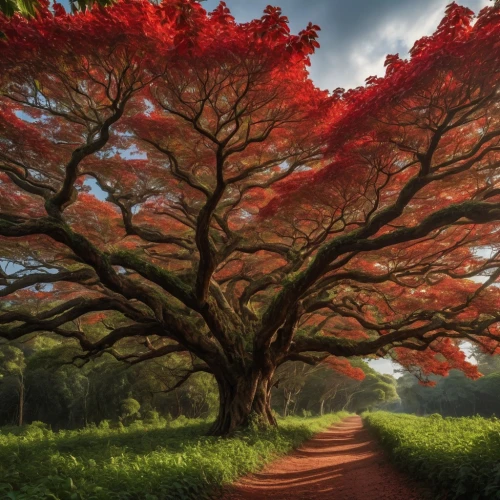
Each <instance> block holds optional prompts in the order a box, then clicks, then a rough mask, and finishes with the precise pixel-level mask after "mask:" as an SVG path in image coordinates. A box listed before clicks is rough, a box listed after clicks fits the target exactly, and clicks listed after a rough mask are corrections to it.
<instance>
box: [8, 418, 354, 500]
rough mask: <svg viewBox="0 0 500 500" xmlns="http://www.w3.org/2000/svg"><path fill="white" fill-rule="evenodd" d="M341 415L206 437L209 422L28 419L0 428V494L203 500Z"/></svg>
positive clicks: (39, 499)
mask: <svg viewBox="0 0 500 500" xmlns="http://www.w3.org/2000/svg"><path fill="white" fill-rule="evenodd" d="M346 415H347V414H345V413H344V414H342V413H338V414H332V415H325V416H323V417H317V418H298V417H289V418H287V419H284V420H280V422H279V428H278V429H273V430H269V431H266V432H247V433H242V434H240V435H238V436H237V437H234V438H231V439H223V438H216V437H206V436H205V434H206V432H207V430H208V428H209V425H210V424H209V422H206V421H194V420H187V419H178V420H177V421H176V420H174V421H173V422H171V423H170V424H168V425H167V426H165V424H163V425H158V424H157V425H144V424H135V425H132V426H130V427H127V428H121V429H109V428H107V426H106V425H104V426H102V427H91V428H86V429H83V430H79V431H61V432H58V433H54V432H52V431H50V430H47V429H46V428H44V426H43V425H37V424H32V425H30V426H27V427H26V428H24V429H23V430H22V431H21V432H20V433H18V435H15V434H12V433H11V431H12V430H14V431H15V429H2V430H0V498H10V499H15V500H21V499H22V500H24V499H33V500H34V499H36V500H43V499H51V500H56V499H60V500H80V499H82V500H83V499H84V500H92V499H107V500H108V499H109V500H112V499H120V500H129V499H138V500H139V499H147V500H154V499H174V498H175V499H177V500H183V499H204V498H212V497H215V498H217V491H220V490H219V488H220V486H223V485H225V484H228V483H231V482H233V481H234V480H235V479H236V478H237V477H239V476H241V475H242V474H245V473H248V472H251V471H255V470H257V469H259V468H260V467H261V466H262V465H263V464H264V463H266V462H268V461H270V460H272V459H273V458H275V457H276V456H279V455H282V454H285V453H287V452H288V451H290V450H291V449H292V448H294V447H297V446H298V445H299V444H300V443H301V442H302V441H304V440H306V439H308V438H310V437H311V436H312V435H313V434H315V433H316V432H319V431H321V430H323V429H324V428H326V427H328V426H330V425H331V424H333V423H335V422H338V421H339V420H341V419H342V418H343V417H345V416H346Z"/></svg>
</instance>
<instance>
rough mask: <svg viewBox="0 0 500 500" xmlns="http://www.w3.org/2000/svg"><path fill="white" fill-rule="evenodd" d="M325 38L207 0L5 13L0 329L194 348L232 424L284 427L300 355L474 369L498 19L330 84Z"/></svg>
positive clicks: (489, 272)
mask: <svg viewBox="0 0 500 500" xmlns="http://www.w3.org/2000/svg"><path fill="white" fill-rule="evenodd" d="M318 31H319V27H318V26H315V25H312V24H309V25H308V26H307V27H306V28H305V29H304V30H303V31H301V32H299V33H298V34H297V35H294V34H291V33H290V30H289V28H288V20H287V18H286V17H285V16H284V15H283V14H282V12H281V10H280V9H279V8H277V7H267V8H266V10H265V11H264V14H263V16H262V17H261V18H260V19H255V20H253V21H251V22H248V23H237V22H236V21H235V20H234V18H233V17H232V16H231V13H230V11H229V10H228V8H227V7H226V5H225V4H224V3H223V2H221V4H220V5H219V7H218V8H217V9H216V10H214V11H213V12H211V13H207V12H206V11H205V10H204V9H203V7H202V5H200V3H198V2H195V1H192V0H170V1H164V2H162V3H160V4H158V5H156V4H152V3H150V2H147V1H145V0H133V1H126V2H125V1H118V2H116V3H114V4H112V5H110V6H109V7H106V8H103V7H101V6H100V5H95V6H94V7H93V8H92V9H89V10H86V11H85V12H81V13H78V12H77V13H75V14H73V15H68V14H67V13H66V12H65V11H64V9H62V7H61V6H59V5H58V4H54V6H53V10H51V9H49V7H48V4H45V3H41V7H40V9H39V10H38V11H37V13H36V14H35V15H34V16H32V17H30V18H23V17H21V16H19V15H14V16H12V17H7V16H5V15H1V17H0V32H2V33H3V34H4V37H3V39H2V40H1V41H0V69H1V71H0V114H1V121H0V258H2V259H3V263H4V265H3V266H2V271H1V272H0V285H1V286H2V288H1V289H0V296H1V297H3V299H2V302H1V304H0V337H1V338H3V339H5V340H6V341H9V342H10V341H16V340H19V339H22V338H25V337H26V336H30V335H35V334H37V333H39V332H44V333H45V334H52V335H57V336H61V337H63V338H66V339H70V340H72V341H74V342H75V343H76V344H77V345H78V346H79V348H80V354H77V355H76V356H75V362H76V363H85V362H86V361H88V360H89V359H91V358H95V357H96V356H101V355H103V353H107V354H109V355H112V356H114V357H115V358H116V359H118V360H121V361H124V362H128V363H132V364H135V363H138V362H141V361H144V360H148V359H153V358H157V357H164V356H169V355H176V356H179V355H181V356H183V357H184V358H185V360H186V363H188V364H189V366H190V367H191V369H190V371H189V372H188V373H187V374H186V378H187V377H188V376H189V374H190V373H194V372H200V371H205V372H208V373H211V374H213V375H214V377H215V379H216V381H217V384H218V388H219V400H220V403H219V404H220V409H219V416H218V419H217V421H216V423H215V425H214V428H213V432H214V433H218V434H224V433H227V432H231V431H233V430H234V429H236V428H238V427H239V426H241V425H245V424H246V423H247V422H248V419H249V416H250V415H251V414H252V413H255V414H257V415H258V416H259V417H260V418H261V419H262V420H263V421H266V422H269V423H273V422H274V417H273V415H272V412H271V409H270V394H271V388H272V378H273V375H274V373H275V371H276V369H277V367H278V366H280V365H282V364H283V363H285V362H291V361H302V362H306V363H308V364H312V365H315V364H318V363H323V364H325V365H327V366H329V367H330V368H332V369H333V370H336V371H338V372H340V373H343V374H347V375H351V376H354V377H355V376H357V375H359V373H358V369H357V368H356V367H353V366H351V364H350V363H349V361H348V358H353V357H360V356H361V357H366V356H370V355H374V356H390V357H391V358H392V359H393V360H394V361H395V362H396V363H399V364H400V365H401V366H402V367H404V368H405V369H406V370H408V371H410V372H411V373H414V374H415V375H417V376H418V377H419V378H420V379H421V380H422V381H424V382H425V381H426V380H427V377H428V376H429V375H430V374H440V375H443V374H446V373H448V371H449V370H451V369H460V370H462V371H464V372H465V373H466V374H467V375H468V376H469V377H471V378H477V377H478V376H479V372H478V370H477V367H476V366H475V365H473V364H471V363H469V362H468V361H467V360H466V357H465V354H464V353H463V351H462V350H461V349H460V342H461V341H463V340H467V341H469V342H473V343H477V344H479V345H480V346H481V348H482V349H483V350H484V351H485V352H490V353H497V352H498V342H499V340H500V331H499V320H500V316H499V313H498V310H499V307H498V306H499V303H500V292H499V290H498V287H497V286H496V283H497V280H498V277H499V276H500V252H499V250H500V249H499V248H498V242H497V234H498V231H499V221H500V196H499V195H500V186H499V185H498V182H499V177H498V175H497V174H496V169H497V166H498V160H499V158H500V156H499V151H500V79H499V71H500V45H499V44H498V38H499V35H500V11H499V10H498V9H497V8H495V7H489V8H485V9H483V10H482V11H481V12H480V13H479V15H478V16H477V17H475V16H474V14H473V12H471V11H470V10H469V9H467V8H464V7H460V6H458V5H457V4H455V3H452V4H450V5H449V6H448V8H447V10H446V13H445V17H444V18H443V20H442V21H441V23H440V25H439V26H438V28H437V30H436V32H435V33H434V34H433V35H431V36H428V37H424V38H423V39H421V40H419V41H417V42H416V43H415V45H414V47H413V48H412V50H411V53H410V58H409V59H408V60H402V59H401V58H399V56H398V55H391V56H388V57H387V61H386V67H387V70H386V75H385V76H384V77H381V78H376V77H371V78H369V79H368V80H367V83H366V85H365V86H364V87H360V88H357V89H352V90H349V91H344V90H343V89H337V90H335V91H334V92H332V93H328V92H327V91H322V90H320V89H318V88H316V87H315V86H314V84H313V82H312V81H311V80H310V78H309V76H308V71H307V68H308V66H309V56H310V55H311V54H312V53H313V52H314V51H315V50H316V49H317V48H318V47H319V44H318V42H317V37H318ZM96 325H100V326H99V328H96ZM103 330H104V333H103Z"/></svg>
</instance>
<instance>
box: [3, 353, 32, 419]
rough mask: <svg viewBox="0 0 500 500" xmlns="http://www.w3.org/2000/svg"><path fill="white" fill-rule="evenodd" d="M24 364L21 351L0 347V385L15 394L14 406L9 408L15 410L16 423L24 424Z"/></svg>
mask: <svg viewBox="0 0 500 500" xmlns="http://www.w3.org/2000/svg"><path fill="white" fill-rule="evenodd" d="M25 369H26V362H25V359H24V353H23V351H21V349H18V348H17V347H14V346H9V345H7V346H1V348H0V383H2V384H7V386H8V387H9V389H10V388H13V389H14V392H15V393H16V396H17V397H16V400H17V401H16V404H15V405H11V407H14V408H17V423H18V425H19V426H21V425H23V423H24V399H25V382H24V371H25Z"/></svg>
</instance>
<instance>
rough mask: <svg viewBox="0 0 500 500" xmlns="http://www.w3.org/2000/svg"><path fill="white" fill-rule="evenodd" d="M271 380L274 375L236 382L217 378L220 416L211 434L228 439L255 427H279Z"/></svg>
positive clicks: (258, 376) (241, 379) (243, 378)
mask: <svg viewBox="0 0 500 500" xmlns="http://www.w3.org/2000/svg"><path fill="white" fill-rule="evenodd" d="M271 378H272V373H271V374H267V375H265V376H264V375H262V374H259V375H254V376H248V377H238V378H236V379H233V380H229V379H226V378H222V377H221V378H217V377H216V379H217V385H218V388H219V413H218V415H217V419H216V420H215V422H214V424H213V426H212V428H211V430H210V433H211V434H213V435H216V436H226V435H230V434H233V433H234V432H235V431H238V430H243V429H245V428H248V427H249V426H253V425H257V426H259V427H268V426H274V425H276V419H275V418H274V415H273V413H272V410H271V386H272V382H271Z"/></svg>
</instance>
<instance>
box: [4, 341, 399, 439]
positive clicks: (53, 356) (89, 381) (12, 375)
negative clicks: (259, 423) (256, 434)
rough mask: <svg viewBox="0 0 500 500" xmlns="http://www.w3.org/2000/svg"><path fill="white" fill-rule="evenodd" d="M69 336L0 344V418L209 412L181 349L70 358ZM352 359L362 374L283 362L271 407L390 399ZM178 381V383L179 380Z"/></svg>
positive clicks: (212, 405) (382, 379) (208, 388)
mask: <svg viewBox="0 0 500 500" xmlns="http://www.w3.org/2000/svg"><path fill="white" fill-rule="evenodd" d="M73 356H74V348H73V347H72V345H71V343H67V342H64V341H63V342H61V341H60V340H54V339H52V338H50V337H45V338H41V337H38V338H35V339H32V340H30V341H28V342H25V343H23V344H18V345H3V346H0V425H23V424H29V423H31V422H33V421H41V422H45V423H47V424H49V425H50V426H51V427H52V428H53V429H62V428H79V427H84V426H86V425H89V424H99V423H100V422H102V421H103V420H109V421H110V422H115V423H119V422H121V423H123V424H125V425H127V424H128V423H130V422H132V421H135V420H140V419H145V420H148V419H155V418H165V419H171V418H172V419H173V418H178V417H179V416H181V415H183V416H185V417H187V418H199V417H203V418H206V417H215V415H216V412H217V407H218V392H217V386H216V383H215V381H214V379H213V377H212V376H211V375H210V374H208V373H205V372H200V373H195V374H190V376H189V378H187V377H186V373H187V372H186V360H185V358H183V357H182V356H178V357H169V358H168V361H167V360H159V359H154V360H151V361H147V362H143V363H140V364H137V365H132V366H130V365H126V364H124V363H122V362H118V361H117V360H116V359H115V358H114V357H112V356H110V355H103V356H101V357H100V358H98V359H96V360H94V361H92V362H89V363H86V364H85V365H83V366H76V365H75V364H74V363H72V362H71V361H72V360H73ZM354 364H355V365H356V366H357V367H358V368H359V369H360V370H362V371H363V372H364V373H365V377H364V379H363V380H357V379H353V378H350V377H348V376H346V375H342V374H340V373H339V372H337V371H334V370H332V369H331V368H330V367H329V366H326V365H320V366H310V365H307V364H305V363H302V362H294V363H288V364H285V365H283V366H282V367H281V368H280V369H279V370H278V372H277V374H276V376H275V380H274V386H273V389H272V401H273V409H274V411H275V412H276V413H277V414H278V415H282V416H287V415H300V416H302V415H319V414H324V413H327V412H334V411H338V410H343V409H344V410H349V411H353V412H356V411H358V412H359V411H362V410H364V409H368V408H374V407H380V406H384V405H386V404H388V403H389V402H394V401H397V398H398V396H397V393H396V381H395V379H394V378H392V377H390V376H386V375H381V374H379V373H377V372H376V371H374V370H373V369H372V368H370V367H369V366H368V365H367V364H366V363H364V362H363V361H361V360H357V361H355V362H354ZM181 382H182V384H181Z"/></svg>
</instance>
